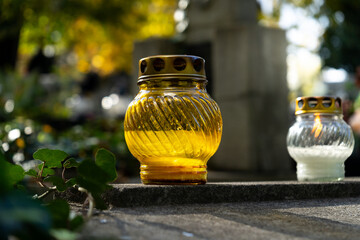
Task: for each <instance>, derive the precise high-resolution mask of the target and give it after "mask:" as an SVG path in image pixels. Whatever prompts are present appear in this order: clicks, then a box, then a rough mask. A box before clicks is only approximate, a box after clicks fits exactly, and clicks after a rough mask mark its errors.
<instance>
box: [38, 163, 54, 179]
mask: <svg viewBox="0 0 360 240" xmlns="http://www.w3.org/2000/svg"><path fill="white" fill-rule="evenodd" d="M43 165H44V163H43V164H40V165H39V166H38V168H39V170H40V171H41V168H42V166H43ZM54 174H55V171H54V170H53V169H51V168H47V167H44V169H43V172H42V175H41V176H42V177H46V176H48V175H54Z"/></svg>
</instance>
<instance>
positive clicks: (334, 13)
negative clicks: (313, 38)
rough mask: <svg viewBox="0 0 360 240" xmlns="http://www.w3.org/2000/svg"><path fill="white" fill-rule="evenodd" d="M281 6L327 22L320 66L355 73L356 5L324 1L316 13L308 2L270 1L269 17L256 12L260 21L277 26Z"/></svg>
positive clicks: (359, 35) (359, 52) (358, 51)
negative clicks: (296, 8)
mask: <svg viewBox="0 0 360 240" xmlns="http://www.w3.org/2000/svg"><path fill="white" fill-rule="evenodd" d="M284 3H286V4H291V5H293V6H294V7H300V8H303V9H305V10H306V12H307V14H308V15H309V16H311V17H314V18H316V19H319V20H320V19H322V20H325V21H327V22H328V26H327V27H326V29H325V32H324V34H323V36H322V43H321V46H320V49H319V53H320V57H321V58H322V59H323V66H326V67H333V68H343V69H345V70H346V71H348V72H355V69H356V67H357V66H359V65H360V57H359V56H360V45H359V43H358V39H360V28H359V26H360V14H359V13H360V1H354V0H324V1H323V4H322V6H321V7H320V9H317V8H316V7H314V4H318V3H316V1H312V0H274V1H273V10H272V13H271V14H270V15H265V14H263V13H262V12H261V11H259V19H260V21H263V22H265V24H266V25H270V26H278V22H279V19H280V12H281V7H282V5H283V4H284ZM294 27H296V26H294Z"/></svg>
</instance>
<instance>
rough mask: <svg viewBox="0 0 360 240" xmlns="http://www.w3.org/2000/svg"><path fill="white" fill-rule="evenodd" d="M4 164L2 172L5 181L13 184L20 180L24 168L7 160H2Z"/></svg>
mask: <svg viewBox="0 0 360 240" xmlns="http://www.w3.org/2000/svg"><path fill="white" fill-rule="evenodd" d="M4 165H5V168H6V171H4V174H5V175H6V178H7V181H8V182H9V184H11V185H15V184H16V183H18V182H20V181H21V180H23V178H24V176H25V175H24V173H25V171H24V169H23V168H22V167H21V166H19V165H15V164H12V163H9V162H7V161H4Z"/></svg>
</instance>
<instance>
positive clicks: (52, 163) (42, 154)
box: [33, 148, 68, 168]
mask: <svg viewBox="0 0 360 240" xmlns="http://www.w3.org/2000/svg"><path fill="white" fill-rule="evenodd" d="M67 156H68V154H67V153H66V152H63V151H60V150H52V149H47V148H43V149H39V150H37V151H36V152H35V153H34V154H33V157H34V159H36V160H40V161H43V162H45V166H46V167H49V168H61V167H62V165H61V162H62V161H63V160H65V158H66V157H67Z"/></svg>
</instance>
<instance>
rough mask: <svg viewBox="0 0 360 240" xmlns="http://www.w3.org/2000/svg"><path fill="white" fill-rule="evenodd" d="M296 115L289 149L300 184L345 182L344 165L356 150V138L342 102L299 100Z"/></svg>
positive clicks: (290, 132) (288, 143) (312, 98)
mask: <svg viewBox="0 0 360 240" xmlns="http://www.w3.org/2000/svg"><path fill="white" fill-rule="evenodd" d="M295 115H296V122H295V123H294V124H293V125H292V126H291V127H290V129H289V132H288V136H287V148H288V151H289V154H290V156H291V157H292V158H293V159H294V160H295V161H296V163H297V178H298V180H299V181H339V180H342V179H344V176H345V171H344V162H345V160H346V159H347V158H348V157H349V156H350V155H351V153H352V151H353V149H354V136H353V133H352V130H351V128H350V127H349V126H348V125H347V124H346V122H345V121H344V120H343V117H342V107H341V99H340V98H332V97H299V98H297V99H296V110H295Z"/></svg>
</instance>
